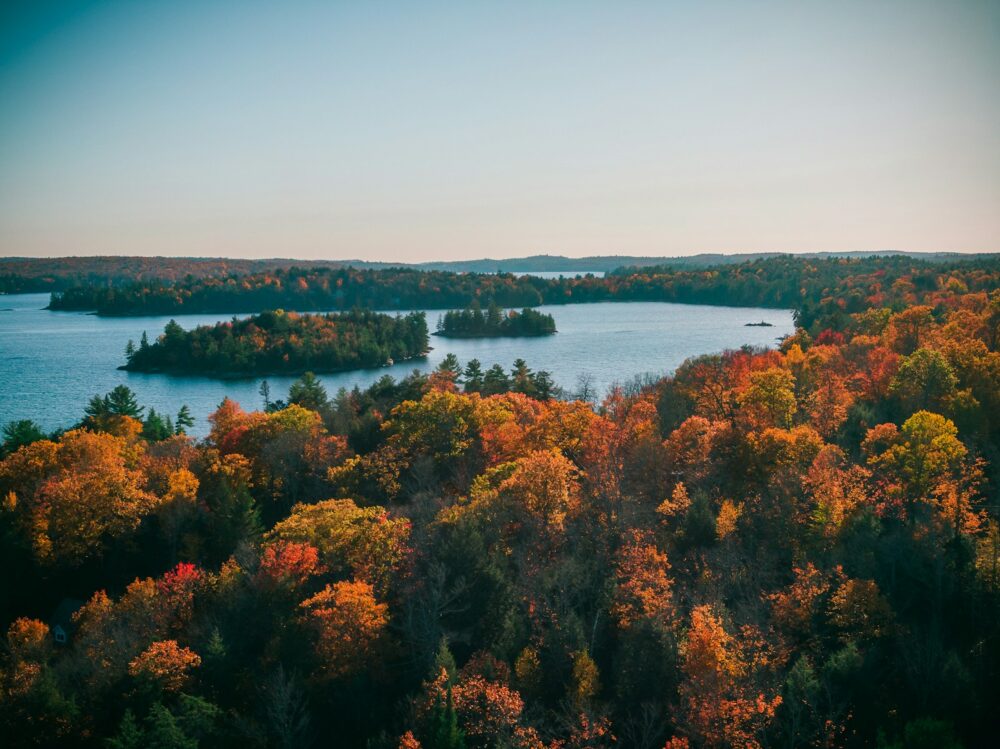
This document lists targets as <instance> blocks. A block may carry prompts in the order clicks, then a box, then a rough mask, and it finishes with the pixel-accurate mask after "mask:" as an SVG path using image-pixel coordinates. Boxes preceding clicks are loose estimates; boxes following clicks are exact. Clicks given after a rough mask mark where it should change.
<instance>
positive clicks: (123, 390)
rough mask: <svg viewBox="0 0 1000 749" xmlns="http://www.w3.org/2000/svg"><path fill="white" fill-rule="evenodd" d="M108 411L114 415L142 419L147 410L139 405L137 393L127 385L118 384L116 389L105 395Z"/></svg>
mask: <svg viewBox="0 0 1000 749" xmlns="http://www.w3.org/2000/svg"><path fill="white" fill-rule="evenodd" d="M104 403H105V405H106V406H107V413H109V414H112V415H114V416H131V417H132V418H133V419H141V418H142V412H143V411H144V410H145V409H144V408H143V407H142V406H140V405H139V401H138V400H137V398H136V396H135V393H134V392H132V389H131V388H129V387H128V386H127V385H117V386H115V388H114V390H112V391H111V392H110V393H108V394H107V395H105V396H104Z"/></svg>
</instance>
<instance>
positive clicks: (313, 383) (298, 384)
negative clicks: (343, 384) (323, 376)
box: [288, 372, 330, 413]
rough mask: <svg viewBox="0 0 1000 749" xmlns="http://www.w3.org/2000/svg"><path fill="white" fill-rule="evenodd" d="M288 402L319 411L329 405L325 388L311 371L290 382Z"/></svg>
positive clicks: (324, 409)
mask: <svg viewBox="0 0 1000 749" xmlns="http://www.w3.org/2000/svg"><path fill="white" fill-rule="evenodd" d="M288 402H289V403H291V404H294V405H296V406H302V407H303V408H308V409H309V410H310V411H318V412H321V413H322V412H323V411H326V410H327V409H328V408H329V407H330V399H329V397H328V396H327V394H326V388H325V387H323V384H322V383H321V382H320V381H319V379H317V377H316V375H315V374H313V373H312V372H306V373H305V374H304V375H302V377H300V378H299V379H298V380H296V381H295V382H293V383H292V386H291V387H290V388H289V389H288Z"/></svg>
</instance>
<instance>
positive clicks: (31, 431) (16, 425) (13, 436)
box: [0, 419, 45, 456]
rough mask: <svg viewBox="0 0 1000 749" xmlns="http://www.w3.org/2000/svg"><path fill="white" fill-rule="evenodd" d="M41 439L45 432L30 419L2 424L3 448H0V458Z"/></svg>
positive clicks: (43, 437)
mask: <svg viewBox="0 0 1000 749" xmlns="http://www.w3.org/2000/svg"><path fill="white" fill-rule="evenodd" d="M43 439H45V432H43V431H42V428H41V427H40V426H38V424H36V423H35V422H33V421H31V419H21V420H20V421H12V422H10V423H9V424H4V427H3V446H2V448H0V456H2V455H8V454H10V453H12V452H16V451H17V450H18V448H21V447H24V446H25V445H30V444H31V443H32V442H38V440H43Z"/></svg>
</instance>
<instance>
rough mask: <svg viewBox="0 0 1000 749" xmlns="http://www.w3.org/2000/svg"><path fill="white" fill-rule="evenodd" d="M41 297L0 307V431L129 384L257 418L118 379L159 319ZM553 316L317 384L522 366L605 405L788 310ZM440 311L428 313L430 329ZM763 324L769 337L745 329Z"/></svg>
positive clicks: (284, 384)
mask: <svg viewBox="0 0 1000 749" xmlns="http://www.w3.org/2000/svg"><path fill="white" fill-rule="evenodd" d="M46 304H48V295H47V294H12V295H9V296H0V424H5V423H7V422H10V421H14V420H17V419H33V420H34V421H36V422H38V423H39V424H40V425H41V426H42V427H43V428H45V429H56V428H59V427H68V426H71V425H72V424H74V423H75V422H77V421H78V420H79V419H80V418H81V416H82V414H83V408H84V406H85V405H86V403H87V401H88V400H89V399H90V397H91V396H93V395H95V394H101V395H103V394H104V393H106V392H108V391H109V390H111V389H112V388H113V387H115V386H116V385H119V384H125V385H128V386H129V387H130V388H132V389H133V390H134V391H135V392H136V394H137V395H138V397H139V401H140V403H142V404H144V405H145V406H147V407H150V406H151V407H153V408H155V409H156V410H157V411H158V412H163V413H167V414H176V413H177V410H178V409H179V408H180V406H181V405H182V404H186V405H187V406H188V407H189V408H190V409H191V412H192V414H193V415H194V417H195V419H196V424H195V428H194V430H193V432H194V433H195V434H198V435H203V434H205V433H207V431H208V423H207V421H206V417H207V416H208V414H209V413H211V412H212V411H213V410H214V409H215V408H216V406H217V405H218V404H219V403H220V402H221V401H222V399H223V398H224V397H226V396H228V397H230V398H232V399H234V400H236V401H239V402H240V403H241V404H243V406H244V407H245V408H247V409H248V410H249V409H254V408H259V407H260V403H261V398H260V395H259V394H258V388H259V386H260V380H259V379H245V380H216V379H211V378H207V377H177V376H172V375H153V374H139V373H135V372H123V371H120V370H118V369H117V367H118V366H119V365H121V364H123V363H124V361H125V354H124V351H125V345H126V343H128V341H129V339H132V340H134V341H135V342H136V343H138V341H139V338H140V336H141V335H142V333H143V331H146V332H147V333H148V335H149V338H150V340H152V339H155V338H156V336H157V335H159V334H160V333H161V332H162V331H163V326H164V325H166V323H167V322H168V320H169V319H170V318H169V317H123V318H118V317H116V318H107V317H97V316H96V315H90V314H83V313H76V312H49V311H47V310H45V309H44V307H45V305H46ZM539 309H540V310H541V311H543V312H547V313H549V314H551V315H552V316H553V317H554V318H555V321H556V327H557V329H558V330H559V332H558V333H557V334H556V335H554V336H548V337H545V338H492V339H474V340H461V339H446V338H441V337H439V336H432V337H431V345H432V346H433V347H434V348H433V350H432V351H431V352H430V355H429V356H428V357H427V358H426V359H425V360H423V361H420V362H406V363H403V364H398V365H396V366H394V367H385V368H382V369H372V370H362V371H355V372H344V373H340V374H332V375H330V374H328V375H322V376H321V379H322V381H323V383H324V385H325V386H326V388H327V391H328V392H329V393H330V394H331V395H333V394H334V393H335V392H336V390H337V389H338V388H340V387H346V388H352V387H354V386H355V385H359V386H361V387H365V386H366V385H369V384H370V383H372V382H374V381H375V380H377V379H378V378H379V377H381V376H382V375H385V374H390V375H392V376H394V377H397V378H399V377H402V376H404V375H406V374H407V373H408V372H410V371H411V370H412V369H414V368H415V367H416V368H418V369H421V370H429V369H433V368H434V367H436V366H437V364H438V363H439V362H440V361H441V360H442V359H443V358H444V357H445V356H446V355H447V354H449V353H453V354H455V355H456V356H457V357H458V358H459V360H460V361H461V362H462V364H463V365H464V364H465V363H466V362H468V361H469V360H470V359H473V358H476V359H479V360H480V361H481V362H482V364H483V369H486V368H488V367H489V366H491V365H492V364H494V363H499V364H501V365H503V367H504V368H505V369H508V370H509V369H510V366H511V364H512V363H513V362H514V360H515V359H518V358H521V359H524V360H525V361H526V362H527V363H528V365H529V366H530V367H531V368H532V369H536V370H537V369H546V370H548V371H549V372H551V373H552V376H553V379H554V380H555V381H556V383H557V384H559V385H561V386H563V387H564V388H566V389H567V390H568V391H570V392H572V391H574V390H575V389H576V388H577V387H578V383H579V381H580V378H581V377H584V378H586V379H587V380H589V382H590V385H591V387H592V388H593V389H594V390H596V392H598V393H600V394H603V393H605V392H607V390H608V389H609V388H610V387H611V386H612V385H614V384H616V383H625V382H629V381H631V380H633V379H634V378H636V377H638V376H645V375H653V376H662V375H665V374H668V373H670V372H672V371H673V370H674V369H676V368H677V366H678V365H680V364H681V362H683V361H684V360H685V359H687V358H688V357H691V356H696V355H698V354H705V353H711V352H715V351H721V350H723V349H726V348H738V347H740V346H742V345H744V344H750V345H753V346H774V345H775V344H776V342H777V339H778V338H779V337H780V336H783V335H787V334H790V333H792V332H793V329H794V325H793V323H792V313H791V312H790V311H787V310H772V309H756V308H746V307H743V308H737V307H708V306H702V305H688V304H667V303H660V302H605V303H599V304H573V305H558V306H543V307H539ZM440 314H441V312H440V311H438V310H434V311H430V312H428V313H427V325H428V327H429V328H430V329H431V330H433V329H434V325H435V323H436V322H437V318H438V315H440ZM230 317H231V315H181V316H178V317H177V321H178V322H179V323H180V324H181V325H182V326H183V327H184V328H188V329H189V328H192V327H194V326H196V325H204V324H208V323H214V322H218V321H219V320H227V319H230ZM761 320H764V321H766V322H769V323H771V324H772V325H773V326H774V327H769V328H768V327H749V328H748V327H745V324H746V323H748V322H759V321H761ZM294 380H295V378H294V377H269V378H268V381H269V382H270V383H271V397H272V398H283V397H284V396H285V394H286V393H287V392H288V386H289V385H290V384H291V383H292V382H293V381H294Z"/></svg>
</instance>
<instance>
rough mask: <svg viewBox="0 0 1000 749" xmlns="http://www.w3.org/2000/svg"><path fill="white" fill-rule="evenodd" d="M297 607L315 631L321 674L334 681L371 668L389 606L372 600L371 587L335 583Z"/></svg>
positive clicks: (361, 584) (360, 582)
mask: <svg viewBox="0 0 1000 749" xmlns="http://www.w3.org/2000/svg"><path fill="white" fill-rule="evenodd" d="M299 605H300V608H302V609H303V611H304V615H305V617H306V621H307V622H308V623H309V624H311V625H312V626H313V628H314V629H315V631H316V638H317V639H316V654H317V655H318V656H319V659H320V660H319V670H320V672H321V673H323V674H324V675H325V676H327V677H329V678H334V679H337V678H342V677H345V676H349V675H351V674H354V673H357V672H358V671H360V670H362V669H370V668H371V667H372V666H373V665H374V664H373V663H372V661H373V659H374V658H375V651H376V650H377V648H378V646H379V644H380V642H381V641H382V638H383V637H384V636H385V630H386V627H387V626H388V624H389V616H388V611H389V607H388V606H386V604H384V603H379V602H378V601H377V600H376V599H375V594H374V591H373V589H372V586H371V585H369V584H368V583H366V582H362V581H346V580H345V581H342V582H339V583H334V584H333V585H327V586H326V588H324V589H323V590H322V591H320V592H319V593H317V594H316V595H314V596H312V597H311V598H307V599H306V600H305V601H303V602H302V603H301V604H299Z"/></svg>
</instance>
